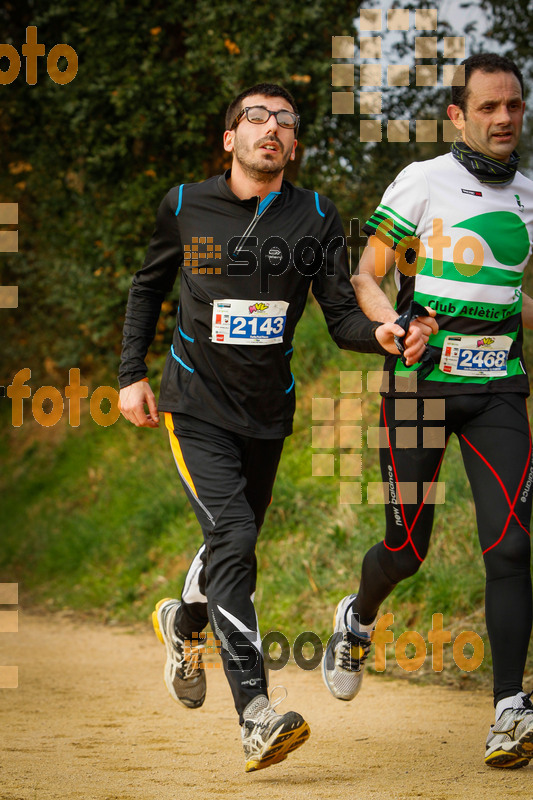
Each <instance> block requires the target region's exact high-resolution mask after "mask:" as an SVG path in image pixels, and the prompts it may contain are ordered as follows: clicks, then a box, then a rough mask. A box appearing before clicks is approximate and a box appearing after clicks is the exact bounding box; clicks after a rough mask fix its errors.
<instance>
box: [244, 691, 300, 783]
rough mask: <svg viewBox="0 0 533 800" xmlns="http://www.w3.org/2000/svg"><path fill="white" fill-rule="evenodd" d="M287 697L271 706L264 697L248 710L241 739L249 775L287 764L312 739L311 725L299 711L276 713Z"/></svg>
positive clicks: (247, 707)
mask: <svg viewBox="0 0 533 800" xmlns="http://www.w3.org/2000/svg"><path fill="white" fill-rule="evenodd" d="M277 688H283V687H275V689H277ZM275 689H274V690H273V691H275ZM286 696H287V692H286V691H285V695H284V696H281V697H278V698H277V699H276V700H274V701H273V702H270V701H269V699H268V697H266V695H264V694H260V695H258V696H257V697H254V699H253V700H251V701H250V702H249V703H248V705H247V706H246V708H245V709H244V712H243V717H244V723H243V725H242V727H241V735H242V745H243V748H244V757H245V759H246V767H245V772H254V771H255V770H257V769H264V768H265V767H270V766H272V764H278V763H279V762H280V761H285V759H286V758H287V756H288V755H289V753H292V751H293V750H296V748H297V747H300V746H301V745H302V744H304V742H306V741H307V740H308V739H309V736H310V734H311V731H310V730H309V725H308V724H307V722H306V721H305V720H304V718H303V717H302V716H301V715H300V714H297V713H296V712H295V711H287V713H286V714H276V712H275V711H274V708H275V707H276V706H277V705H278V704H279V703H281V702H282V701H283V700H284V699H285V697H286Z"/></svg>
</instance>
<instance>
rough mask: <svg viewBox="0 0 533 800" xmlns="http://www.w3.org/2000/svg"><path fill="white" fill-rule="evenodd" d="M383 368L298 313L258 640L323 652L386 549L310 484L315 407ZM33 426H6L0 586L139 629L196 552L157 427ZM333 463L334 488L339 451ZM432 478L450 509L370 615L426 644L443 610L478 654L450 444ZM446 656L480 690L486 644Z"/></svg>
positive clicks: (359, 517)
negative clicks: (463, 660)
mask: <svg viewBox="0 0 533 800" xmlns="http://www.w3.org/2000/svg"><path fill="white" fill-rule="evenodd" d="M380 365H381V359H380V358H378V357H375V356H364V355H363V356H362V355H358V354H353V353H347V352H340V351H338V350H337V348H336V347H335V345H334V344H333V343H332V342H331V341H330V339H329V337H328V336H327V332H326V330H325V325H324V322H323V320H322V318H321V314H320V312H319V310H318V309H317V308H316V307H315V306H314V304H310V306H309V308H308V309H307V312H306V314H305V315H304V318H303V319H302V322H301V324H300V327H299V330H298V336H297V339H296V342H295V359H294V372H295V375H296V379H297V392H298V411H297V416H296V419H295V430H294V434H293V435H292V436H291V437H289V439H288V440H287V442H286V445H285V449H284V453H283V457H282V462H281V466H280V470H279V474H278V479H277V482H276V485H275V488H274V497H273V503H272V506H271V507H270V509H269V511H268V513H267V518H266V521H265V525H264V527H263V530H262V532H261V536H260V540H259V544H258V560H259V583H258V589H257V594H256V605H257V608H258V614H259V618H260V621H261V629H262V631H263V633H266V632H267V631H269V630H279V631H281V632H283V633H284V634H285V636H287V638H288V639H289V641H290V642H291V643H292V642H293V641H294V639H295V638H296V636H297V635H298V634H299V633H301V632H302V631H314V632H316V633H317V634H318V636H319V637H320V638H321V640H322V642H323V643H324V644H325V642H326V641H327V639H328V637H329V635H330V632H331V627H330V626H331V615H332V612H333V609H334V607H335V605H336V603H337V601H338V600H339V598H341V597H342V596H343V595H344V594H346V593H348V592H352V591H355V590H356V589H357V582H358V575H359V571H360V567H361V561H362V557H363V555H364V553H365V551H366V550H367V548H368V547H369V546H370V545H372V544H373V543H375V542H376V541H379V540H380V539H381V538H382V537H383V532H384V519H383V508H382V507H380V506H371V505H368V504H366V503H365V502H363V503H362V504H360V505H341V504H339V477H316V476H313V475H312V469H311V455H312V452H313V450H312V447H311V427H312V425H313V424H320V422H318V421H314V423H313V419H312V398H313V397H322V398H325V397H330V398H333V399H334V400H335V402H338V400H339V399H340V391H339V371H340V370H343V371H349V370H363V373H366V371H367V370H378V369H379V368H380ZM362 398H363V428H364V427H366V425H377V424H378V409H379V397H378V395H377V394H367V393H364V394H363V395H362ZM26 402H27V401H26ZM8 410H9V409H8ZM29 416H30V415H29V412H28V413H27V414H26V416H25V421H24V424H23V425H22V426H21V427H20V428H18V429H15V428H13V427H12V426H11V425H10V419H9V417H7V416H4V417H3V418H2V419H3V422H4V424H3V425H2V431H3V433H2V436H1V437H0V457H1V459H2V464H3V467H4V469H3V470H2V475H1V477H0V492H1V494H2V505H3V509H4V514H3V517H4V520H3V523H2V536H1V541H0V581H4V582H8V581H9V582H11V581H15V582H18V583H19V585H20V594H21V602H22V603H23V604H24V605H25V606H29V607H42V606H45V607H46V608H50V609H62V608H71V609H75V610H77V611H79V612H80V613H84V614H85V613H96V614H98V615H99V616H100V618H103V619H106V620H109V619H113V620H120V621H135V620H147V618H148V616H149V613H150V611H151V609H152V608H153V605H154V603H155V601H156V600H157V599H159V598H160V597H162V596H167V595H176V594H178V593H179V591H180V589H181V585H182V582H183V578H184V576H185V573H186V570H187V567H188V564H189V562H190V559H191V558H192V556H193V555H194V553H195V551H196V549H197V547H198V546H199V544H200V542H201V540H200V533H199V528H198V525H197V522H196V519H195V517H194V514H193V512H192V511H191V509H190V507H189V505H188V503H187V501H186V499H185V496H184V494H183V492H182V489H181V486H180V484H179V480H178V477H177V473H176V472H175V468H174V464H173V460H172V457H171V455H170V450H169V448H168V443H167V438H166V434H165V432H164V430H159V431H152V430H139V429H135V428H134V427H133V426H131V425H129V424H128V423H126V422H125V421H124V420H122V419H121V420H119V421H118V422H117V423H116V424H115V425H112V426H110V427H108V428H103V427H99V426H98V425H96V424H95V423H94V422H93V421H92V419H91V418H90V417H88V416H85V417H83V418H82V421H81V425H80V427H79V428H78V429H73V428H71V427H69V425H68V422H67V421H66V419H62V420H61V422H60V423H58V425H57V426H55V427H54V428H42V427H41V426H39V425H37V423H35V422H34V421H32V420H31V419H29ZM353 424H356V423H353ZM331 452H332V453H333V454H334V457H335V463H336V474H337V476H338V463H339V456H340V451H339V450H338V448H337V449H334V450H332V451H331ZM363 470H364V474H363V483H366V482H367V481H369V480H370V481H379V480H380V474H379V465H378V452H377V450H374V451H372V450H367V449H363ZM441 478H442V480H444V481H445V483H446V503H445V505H442V506H438V507H437V513H436V522H435V528H434V533H433V537H432V544H431V547H430V552H429V555H428V558H427V560H426V562H425V564H424V565H423V567H422V569H421V570H420V571H419V572H418V573H417V575H416V576H414V577H413V578H411V579H409V580H407V581H405V582H403V583H402V584H400V585H399V586H398V587H397V588H396V589H395V591H394V592H393V594H392V595H391V597H390V598H389V599H388V601H387V602H386V604H385V605H384V607H383V608H382V613H385V612H387V611H391V612H392V613H393V614H394V623H393V625H392V630H393V633H394V636H395V639H398V637H399V636H400V634H401V633H403V632H404V631H406V630H416V631H418V632H419V633H420V634H421V635H422V636H423V638H424V640H425V641H426V643H427V642H428V636H427V632H428V630H429V629H430V628H431V620H432V615H433V614H435V613H441V614H442V615H443V618H444V627H445V628H446V629H449V630H451V632H452V640H453V639H455V637H456V636H457V634H458V633H459V632H460V631H462V630H475V631H476V632H477V633H479V634H480V635H481V636H482V637H483V638H484V640H485V643H486V632H485V625H484V616H483V595H484V570H483V564H482V558H481V554H480V551H479V545H478V542H477V534H476V526H475V520H474V511H473V504H472V501H471V495H470V490H469V488H468V485H467V481H466V477H465V474H464V468H463V466H462V462H461V456H460V452H459V448H458V446H457V445H456V443H455V441H453V442H452V443H451V445H450V448H449V452H448V453H447V455H446V459H445V461H444V467H443V471H442V473H441ZM451 648H452V645H451V644H449V645H446V646H445V667H446V669H445V676H444V677H445V679H446V680H450V681H454V682H461V683H468V684H470V683H472V682H480V681H481V682H485V683H486V682H487V681H488V680H489V678H490V658H489V655H488V646H487V647H486V655H485V659H484V662H483V665H482V667H481V668H480V669H479V670H476V672H475V673H472V674H467V673H465V672H460V671H459V670H458V669H457V668H456V667H455V666H454V664H453V660H452V657H451ZM389 651H390V652H389V656H388V667H387V674H390V675H404V674H407V673H405V672H404V671H403V670H401V669H400V668H399V667H397V666H394V661H395V659H394V650H393V648H390V647H389ZM430 656H431V649H430V645H429V644H428V657H427V659H426V662H425V665H424V667H423V668H422V669H421V670H420V671H419V672H418V673H415V676H418V677H419V676H420V675H424V676H425V677H426V678H427V679H432V680H442V679H443V678H442V676H440V675H433V674H432V672H431V668H430V667H431V657H430ZM532 671H533V662H532V661H531V660H530V662H529V663H528V672H529V674H530V673H531V672H532Z"/></svg>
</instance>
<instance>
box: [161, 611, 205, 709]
mask: <svg viewBox="0 0 533 800" xmlns="http://www.w3.org/2000/svg"><path fill="white" fill-rule="evenodd" d="M180 605H181V603H180V602H179V600H171V599H170V598H169V597H166V598H165V599H164V600H160V601H159V603H158V604H157V605H156V607H155V611H153V612H152V623H153V626H154V630H155V632H156V635H157V638H158V639H159V641H160V642H161V643H162V644H164V645H165V647H166V648H167V660H166V662H165V685H166V687H167V689H168V691H169V694H170V696H171V697H172V698H173V699H174V700H177V701H178V702H179V703H182V704H183V705H184V706H187V708H199V707H200V706H201V705H203V702H204V700H205V693H206V681H205V670H204V665H203V664H202V654H201V649H202V646H203V643H204V641H205V639H204V638H200V639H186V638H185V637H183V636H180V635H179V633H178V632H177V630H176V627H175V624H174V623H175V619H176V614H177V612H178V609H179V607H180Z"/></svg>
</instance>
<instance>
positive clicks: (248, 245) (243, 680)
mask: <svg viewBox="0 0 533 800" xmlns="http://www.w3.org/2000/svg"><path fill="white" fill-rule="evenodd" d="M298 122H299V116H298V112H297V108H296V104H295V102H294V100H293V98H292V97H291V95H290V94H289V93H288V92H286V91H285V90H284V89H283V88H282V87H280V86H276V85H274V84H259V85H257V86H253V87H252V88H250V89H248V90H247V91H245V92H243V93H242V94H241V95H239V96H238V97H237V98H236V99H235V100H234V101H233V102H232V103H231V104H230V106H229V108H228V111H227V115H226V131H225V133H224V149H225V150H226V151H227V152H228V153H232V165H231V169H230V170H228V171H227V172H226V173H225V174H224V175H219V176H216V177H213V178H210V179H208V180H206V181H204V182H203V183H195V184H183V185H181V186H177V187H175V188H173V189H171V190H170V191H169V193H168V194H167V195H166V197H165V198H164V199H163V201H162V203H161V206H160V208H159V212H158V215H157V224H156V228H155V232H154V234H153V237H152V240H151V242H150V246H149V248H148V253H147V256H146V260H145V262H144V265H143V267H142V269H141V270H139V272H137V273H136V275H135V276H134V278H133V283H132V287H131V290H130V294H129V299H128V306H127V310H126V320H125V325H124V340H123V352H122V362H121V367H120V375H119V380H120V386H121V392H120V404H121V410H122V413H123V415H124V416H125V417H126V419H128V420H129V421H130V422H132V423H133V424H134V425H137V426H145V427H157V425H158V422H159V415H158V408H157V406H156V403H155V399H154V395H153V393H152V390H151V388H150V386H149V384H148V382H147V379H146V377H145V376H146V371H147V370H146V366H145V363H144V358H145V356H146V352H147V350H148V347H149V345H150V344H151V342H152V340H153V337H154V333H155V329H156V323H157V319H158V316H159V312H160V308H161V303H162V301H163V299H164V297H165V295H166V293H167V292H168V291H169V290H170V289H171V287H172V285H173V283H174V281H175V279H176V276H177V273H178V270H181V288H180V306H179V310H178V318H177V324H176V329H175V332H174V340H173V343H172V347H171V350H170V353H169V355H168V358H167V362H166V366H165V369H164V373H163V378H162V383H161V392H160V397H159V411H162V412H164V418H165V424H166V427H167V428H168V431H169V436H170V445H171V448H172V452H173V455H174V458H175V461H176V466H177V469H178V473H179V476H180V479H181V482H182V484H183V486H184V489H185V492H186V494H187V496H188V498H189V500H190V502H191V504H192V507H193V509H194V511H195V513H196V516H197V518H198V521H199V523H200V525H201V528H202V532H203V538H204V542H203V544H202V546H201V548H200V550H199V551H198V553H197V555H196V557H195V558H194V560H193V562H192V565H191V567H190V569H189V572H188V574H187V576H186V580H185V585H184V588H183V592H182V596H181V601H178V600H174V599H165V600H162V601H161V602H160V603H158V605H157V607H156V611H155V612H154V614H153V621H154V627H155V630H156V633H157V635H158V637H159V639H160V640H161V642H163V643H164V644H165V645H166V649H167V660H166V666H165V683H166V686H167V688H168V690H169V692H170V694H171V696H172V697H173V698H174V699H175V700H177V701H179V702H181V703H182V704H183V705H185V706H187V707H189V708H198V707H199V706H201V705H202V704H203V702H204V699H205V694H206V681H205V672H204V670H203V669H202V663H201V655H200V652H199V650H200V648H201V640H200V641H199V639H198V637H199V633H200V632H201V631H203V630H204V628H205V627H206V626H207V624H208V622H210V624H211V628H212V630H213V632H214V635H215V637H216V639H217V640H219V641H220V643H221V656H222V662H223V666H224V670H225V673H226V677H227V679H228V682H229V684H230V687H231V691H232V693H233V698H234V702H235V707H236V709H237V712H238V714H239V722H240V725H241V728H242V741H243V746H244V753H245V758H246V771H247V772H250V771H252V770H257V769H262V768H264V767H268V766H270V765H271V764H275V763H277V762H278V761H283V760H284V759H285V758H286V757H287V755H288V753H289V752H291V751H292V750H294V749H296V748H297V747H299V746H300V745H302V744H303V743H304V742H305V741H306V739H307V738H308V737H309V726H308V724H307V723H306V722H305V720H304V719H303V718H302V717H301V716H300V714H297V713H296V712H293V711H289V712H287V713H285V714H281V715H280V714H277V713H276V712H275V711H274V706H275V705H277V703H275V702H274V703H271V702H270V700H269V697H268V688H267V680H266V675H265V668H264V662H263V655H262V649H261V636H260V633H259V626H258V622H257V617H256V613H255V609H254V605H253V600H252V598H253V594H254V591H255V584H256V556H255V546H256V541H257V537H258V534H259V531H260V528H261V525H262V523H263V519H264V516H265V512H266V509H267V506H268V505H269V503H270V499H271V493H272V487H273V485H274V479H275V475H276V470H277V466H278V462H279V459H280V456H281V450H282V447H283V441H284V438H285V437H286V436H288V435H289V434H290V433H291V431H292V418H293V414H294V407H295V391H294V379H293V376H292V374H291V369H290V361H291V357H292V352H293V348H292V339H293V335H294V329H295V327H296V324H297V322H298V320H299V319H300V317H301V315H302V313H303V310H304V307H305V304H306V300H307V295H308V291H309V287H311V289H312V291H313V294H314V295H315V297H316V299H317V300H318V302H319V303H320V306H321V308H322V311H323V313H324V316H325V318H326V322H327V325H328V329H329V332H330V334H331V336H332V337H333V339H334V340H335V342H336V343H337V344H338V345H339V347H343V348H347V349H352V350H359V351H362V352H377V353H386V352H390V353H397V352H398V351H397V349H396V346H395V344H394V334H396V335H398V336H402V335H403V333H404V331H403V329H402V328H400V327H399V326H398V325H395V324H393V323H390V322H388V323H386V324H381V323H379V322H371V321H369V320H368V319H367V317H365V315H364V314H363V313H362V311H361V310H360V309H359V307H358V305H357V302H356V299H355V294H354V291H353V289H352V287H351V285H350V281H349V275H348V268H347V259H346V249H345V244H344V238H343V230H342V226H341V223H340V220H339V216H338V214H337V211H336V209H335V207H334V205H333V204H332V203H331V202H330V201H329V200H328V199H327V198H326V197H323V196H321V195H319V194H317V193H316V192H312V191H308V190H304V189H300V188H295V187H294V186H292V185H291V184H290V183H288V182H287V181H285V180H283V171H284V168H285V166H286V164H287V162H288V161H289V160H292V159H294V154H295V150H296V145H297V141H296V134H297V130H298ZM428 320H429V322H428V325H430V326H431V325H432V324H433V325H434V323H433V321H432V320H430V318H428ZM425 340H427V335H424V330H423V328H422V327H421V326H419V327H417V328H414V327H413V330H410V331H409V332H408V334H407V336H406V337H405V344H406V347H407V351H406V355H407V359H408V361H409V363H413V362H414V361H416V360H417V358H419V357H420V356H421V355H422V354H423V352H424V350H425ZM145 406H147V408H148V413H146V410H145Z"/></svg>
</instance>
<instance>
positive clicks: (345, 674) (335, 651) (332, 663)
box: [322, 594, 371, 700]
mask: <svg viewBox="0 0 533 800" xmlns="http://www.w3.org/2000/svg"><path fill="white" fill-rule="evenodd" d="M356 597H357V595H355V594H349V595H347V596H346V597H343V599H342V600H341V601H340V603H339V605H338V606H337V608H336V609H335V616H334V618H333V634H332V636H331V638H330V640H329V642H328V644H327V647H326V650H325V652H324V656H323V658H322V677H323V678H324V683H325V684H326V686H327V687H328V689H329V691H330V692H331V694H332V695H333V697H336V698H337V700H353V698H354V697H355V695H356V694H357V692H358V691H359V689H360V688H361V684H362V682H363V670H364V667H365V661H366V658H367V656H368V653H369V652H370V645H371V641H370V634H368V633H363V632H362V631H361V632H359V633H355V632H354V630H353V629H352V628H349V627H348V625H347V623H346V614H347V612H348V611H349V610H350V607H351V605H352V603H353V601H354V600H355V598H356Z"/></svg>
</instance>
